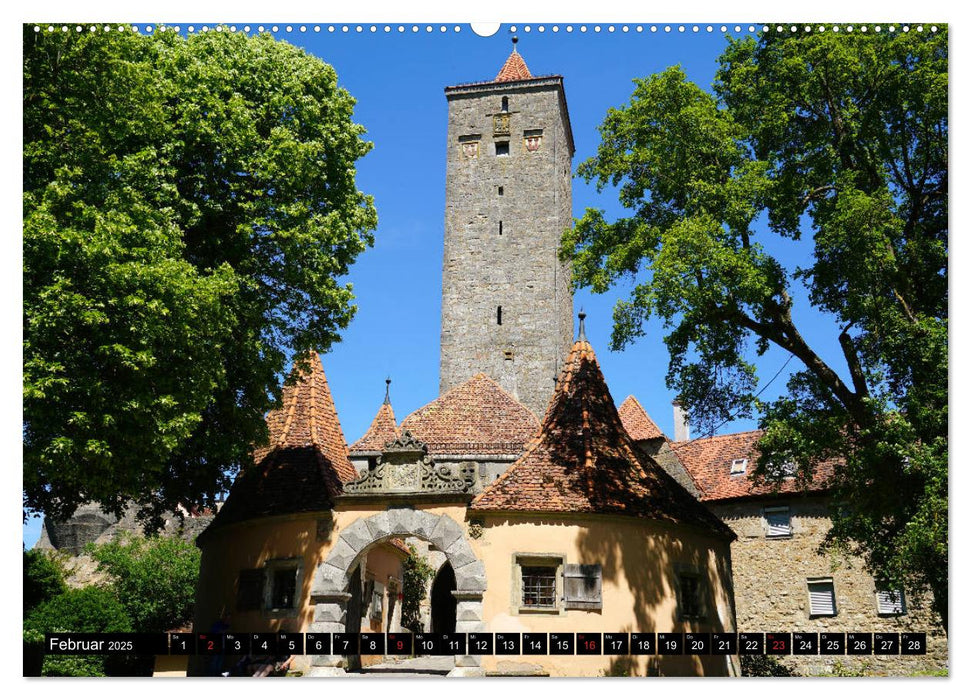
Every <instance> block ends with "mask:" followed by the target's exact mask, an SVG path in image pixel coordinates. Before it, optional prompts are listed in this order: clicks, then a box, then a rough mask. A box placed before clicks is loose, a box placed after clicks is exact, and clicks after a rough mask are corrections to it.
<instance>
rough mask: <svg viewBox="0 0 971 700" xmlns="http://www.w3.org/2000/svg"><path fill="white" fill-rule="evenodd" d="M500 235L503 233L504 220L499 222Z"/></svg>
mask: <svg viewBox="0 0 971 700" xmlns="http://www.w3.org/2000/svg"><path fill="white" fill-rule="evenodd" d="M499 235H500V236H501V235H502V222H501V221H500V222H499Z"/></svg>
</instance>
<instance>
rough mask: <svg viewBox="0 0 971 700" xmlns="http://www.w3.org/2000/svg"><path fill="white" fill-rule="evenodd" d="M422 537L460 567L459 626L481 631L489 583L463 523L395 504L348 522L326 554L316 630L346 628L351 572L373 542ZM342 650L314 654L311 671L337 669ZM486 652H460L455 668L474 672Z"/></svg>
mask: <svg viewBox="0 0 971 700" xmlns="http://www.w3.org/2000/svg"><path fill="white" fill-rule="evenodd" d="M396 536H404V537H418V538H421V539H423V540H426V541H427V542H430V543H431V544H433V545H434V546H435V547H437V548H438V549H439V550H440V551H442V552H444V553H445V557H446V558H447V560H448V562H449V564H451V565H452V569H453V570H454V572H455V590H454V591H453V592H452V594H453V595H454V596H455V600H456V623H455V631H456V632H481V631H483V630H484V629H485V624H484V622H483V620H482V597H483V595H484V594H485V589H486V575H485V566H484V565H483V563H482V562H481V561H479V559H478V558H477V557H476V556H475V554H474V553H473V552H472V548H471V547H469V543H468V541H467V540H466V538H465V536H464V532H463V529H462V526H461V525H460V524H459V523H458V522H456V521H455V520H454V519H452V518H450V517H449V516H447V515H434V514H432V513H426V512H424V511H420V510H414V509H413V508H391V509H389V510H386V511H384V512H381V513H377V514H375V515H372V516H370V517H367V518H361V519H358V520H355V521H354V522H353V523H352V524H351V525H349V526H348V527H346V528H344V529H343V531H342V532H341V533H340V536H339V537H338V539H337V542H336V543H335V544H334V546H333V548H332V549H331V550H330V554H328V555H327V558H326V559H325V560H324V561H323V562H322V563H321V564H320V565H319V566H318V567H317V570H316V571H315V572H314V578H313V583H312V584H311V588H310V600H311V602H312V603H313V604H314V619H313V622H312V623H311V625H310V630H309V631H311V632H343V631H344V630H345V624H346V622H347V602H348V600H350V593H348V586H349V575H350V572H351V571H352V570H353V566H354V564H355V562H357V560H358V559H359V557H360V556H361V555H362V554H363V553H364V550H366V549H367V548H368V547H370V546H371V545H373V544H377V543H378V542H383V541H385V540H389V539H391V538H392V537H396ZM340 662H341V657H340V656H313V657H312V658H311V663H312V665H313V667H314V668H313V669H312V670H311V675H332V674H333V675H337V674H341V673H343V669H340V668H339V665H340ZM481 664H482V657H481V656H474V655H460V656H456V657H455V666H456V669H468V670H469V671H470V672H474V669H478V668H479V667H480V666H481Z"/></svg>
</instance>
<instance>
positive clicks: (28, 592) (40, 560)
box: [24, 549, 67, 615]
mask: <svg viewBox="0 0 971 700" xmlns="http://www.w3.org/2000/svg"><path fill="white" fill-rule="evenodd" d="M66 590H67V586H66V585H65V583H64V570H63V568H62V567H61V564H60V562H59V561H57V560H56V559H55V558H54V557H53V556H52V555H51V554H48V553H47V552H44V551H41V550H38V549H30V550H27V549H25V550H24V614H25V615H26V614H27V612H28V611H30V610H32V609H33V608H35V607H36V606H37V605H39V604H40V603H43V602H45V601H48V600H50V599H51V598H53V597H55V596H57V595H60V594H61V593H63V592H64V591H66Z"/></svg>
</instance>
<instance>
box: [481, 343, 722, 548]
mask: <svg viewBox="0 0 971 700" xmlns="http://www.w3.org/2000/svg"><path fill="white" fill-rule="evenodd" d="M471 508H472V509H473V510H498V511H528V512H559V513H616V514H622V515H630V516H636V517H644V518H650V519H653V520H660V521H666V522H669V523H678V524H687V525H693V526H697V527H702V528H705V529H708V530H710V531H713V532H715V533H716V534H719V535H722V536H725V537H733V534H732V531H731V530H730V529H729V528H728V526H726V525H725V524H724V523H722V522H721V521H720V520H719V519H718V518H717V517H715V516H714V515H713V514H712V513H711V512H709V511H708V510H707V509H706V508H705V507H704V506H702V505H701V504H699V503H698V502H697V501H696V500H695V499H694V498H693V497H692V496H691V494H689V493H688V492H687V491H685V490H684V488H683V487H681V486H680V485H679V484H678V483H677V482H676V481H675V480H674V479H672V478H671V477H670V476H669V475H668V474H667V473H666V472H665V471H664V470H663V469H662V468H661V467H660V466H659V465H658V464H657V463H656V462H654V461H653V460H652V459H651V458H649V457H646V456H641V455H638V453H637V452H635V450H634V448H633V445H632V443H631V439H630V436H629V435H628V434H627V431H626V430H625V429H624V426H623V424H622V422H621V420H620V415H619V414H618V413H617V408H616V407H615V406H614V402H613V399H612V398H611V396H610V391H609V390H608V389H607V383H606V381H605V379H604V376H603V373H602V372H601V371H600V365H599V364H598V362H597V358H596V355H595V354H594V351H593V348H592V347H591V346H590V343H589V342H587V340H586V338H584V337H583V335H582V333H581V336H580V339H579V340H577V341H576V342H575V343H574V344H573V348H572V350H571V351H570V355H569V357H568V358H567V361H566V364H565V366H564V368H563V371H562V372H561V374H560V377H559V379H558V381H557V385H556V390H555V392H554V394H553V398H552V399H551V400H550V406H549V408H548V409H547V412H546V417H545V418H544V420H543V425H542V427H541V428H540V431H539V434H538V435H536V437H535V438H534V439H533V440H532V441H531V442H530V444H529V446H528V447H527V448H526V451H525V452H524V453H523V455H522V456H521V457H520V458H519V459H518V460H517V461H516V462H514V463H513V465H512V466H511V467H510V468H509V469H508V470H507V471H506V472H505V474H503V475H502V476H500V477H499V478H498V479H497V480H496V481H495V482H493V483H492V484H491V485H490V486H488V487H486V489H485V490H484V491H483V492H482V493H481V494H479V496H477V497H476V498H475V500H473V501H472V505H471Z"/></svg>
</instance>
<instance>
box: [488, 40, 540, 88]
mask: <svg viewBox="0 0 971 700" xmlns="http://www.w3.org/2000/svg"><path fill="white" fill-rule="evenodd" d="M532 77H533V74H532V73H530V72H529V68H527V67H526V61H524V60H523V57H522V56H520V55H519V52H518V51H516V47H515V46H514V47H513V49H512V53H511V54H509V58H507V59H506V62H505V63H504V64H503V66H502V69H501V70H500V71H499V75H497V76H496V79H495V80H493V81H492V82H494V83H511V82H513V81H515V80H529V79H530V78H532Z"/></svg>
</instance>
